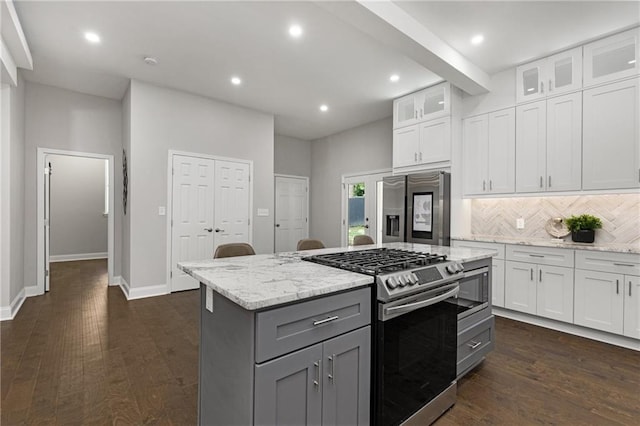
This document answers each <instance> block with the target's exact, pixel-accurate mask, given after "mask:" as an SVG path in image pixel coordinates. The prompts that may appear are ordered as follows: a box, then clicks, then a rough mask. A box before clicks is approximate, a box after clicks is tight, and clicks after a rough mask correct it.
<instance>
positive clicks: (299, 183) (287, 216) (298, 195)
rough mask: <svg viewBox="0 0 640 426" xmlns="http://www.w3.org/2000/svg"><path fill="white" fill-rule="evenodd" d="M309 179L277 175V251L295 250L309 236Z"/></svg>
mask: <svg viewBox="0 0 640 426" xmlns="http://www.w3.org/2000/svg"><path fill="white" fill-rule="evenodd" d="M308 196H309V192H308V187H307V179H305V178H294V177H284V176H276V213H275V219H276V224H275V226H276V227H275V252H276V253H280V252H283V251H295V250H296V246H297V244H298V241H300V240H302V239H304V238H308V236H309V228H308V226H309V225H308V213H307V206H308Z"/></svg>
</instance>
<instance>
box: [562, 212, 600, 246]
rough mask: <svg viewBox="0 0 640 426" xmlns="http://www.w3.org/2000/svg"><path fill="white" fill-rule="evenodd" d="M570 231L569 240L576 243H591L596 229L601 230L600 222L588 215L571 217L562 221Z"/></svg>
mask: <svg viewBox="0 0 640 426" xmlns="http://www.w3.org/2000/svg"><path fill="white" fill-rule="evenodd" d="M564 222H565V223H566V224H567V229H569V231H571V239H572V240H573V241H575V242H576V243H592V242H593V240H594V238H595V233H596V229H600V228H602V221H601V220H600V219H599V218H597V217H595V216H592V215H590V214H581V215H579V216H571V217H568V218H566V219H565V220H564Z"/></svg>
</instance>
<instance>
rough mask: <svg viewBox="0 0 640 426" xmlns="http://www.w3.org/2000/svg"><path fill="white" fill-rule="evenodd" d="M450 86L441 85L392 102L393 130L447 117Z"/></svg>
mask: <svg viewBox="0 0 640 426" xmlns="http://www.w3.org/2000/svg"><path fill="white" fill-rule="evenodd" d="M450 90H451V86H450V84H449V83H441V84H438V85H436V86H432V87H429V88H427V89H424V90H421V91H419V92H415V93H412V94H410V95H407V96H404V97H402V98H399V99H396V100H394V101H393V128H394V129H399V128H401V127H405V126H410V125H412V124H416V123H420V122H424V121H428V120H432V119H434V118H440V117H444V116H446V115H449V113H450V111H451V106H450V105H451V102H450V99H451V96H450Z"/></svg>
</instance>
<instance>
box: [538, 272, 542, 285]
mask: <svg viewBox="0 0 640 426" xmlns="http://www.w3.org/2000/svg"><path fill="white" fill-rule="evenodd" d="M538 280H539V281H540V282H542V269H540V277H539V278H538Z"/></svg>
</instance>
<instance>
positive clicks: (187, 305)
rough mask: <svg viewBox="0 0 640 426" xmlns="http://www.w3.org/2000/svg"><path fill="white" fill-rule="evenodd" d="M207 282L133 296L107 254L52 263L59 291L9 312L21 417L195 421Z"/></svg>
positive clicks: (6, 336) (10, 368) (9, 357)
mask: <svg viewBox="0 0 640 426" xmlns="http://www.w3.org/2000/svg"><path fill="white" fill-rule="evenodd" d="M197 301H198V292H197V291H189V292H183V293H177V294H173V295H171V296H161V297H155V298H150V299H142V300H135V301H130V302H127V300H126V299H125V297H124V295H123V294H122V291H121V290H120V288H118V287H108V286H107V262H106V259H105V260H89V261H77V262H61V263H52V264H51V291H50V292H49V293H48V294H46V295H44V296H41V297H32V298H28V299H27V300H26V302H25V303H24V306H23V307H22V309H21V310H20V312H19V314H18V315H17V316H16V318H15V319H14V320H13V321H5V322H2V326H1V333H2V334H1V339H2V352H1V356H2V371H1V373H2V382H1V396H2V418H1V420H0V422H1V423H2V424H3V425H13V424H22V423H27V424H65V425H68V424H79V423H83V424H87V423H100V424H115V423H118V424H142V423H155V422H160V423H173V424H195V423H196V415H197V405H196V404H197V393H198V385H197V383H198V382H197V380H198V378H197V374H198V351H197V348H198V330H199V311H198V309H197V306H198V302H197Z"/></svg>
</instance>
